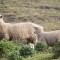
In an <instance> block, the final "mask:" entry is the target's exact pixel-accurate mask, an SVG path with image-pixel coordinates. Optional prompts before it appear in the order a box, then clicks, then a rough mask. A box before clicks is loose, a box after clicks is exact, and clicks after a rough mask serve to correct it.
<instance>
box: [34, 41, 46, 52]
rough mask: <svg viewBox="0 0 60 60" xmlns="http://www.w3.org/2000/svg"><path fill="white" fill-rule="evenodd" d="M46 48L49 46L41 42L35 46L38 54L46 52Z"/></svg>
mask: <svg viewBox="0 0 60 60" xmlns="http://www.w3.org/2000/svg"><path fill="white" fill-rule="evenodd" d="M46 47H47V46H46V45H45V43H43V42H41V41H39V42H38V43H37V44H36V46H35V50H36V51H37V52H41V51H44V50H45V49H46Z"/></svg>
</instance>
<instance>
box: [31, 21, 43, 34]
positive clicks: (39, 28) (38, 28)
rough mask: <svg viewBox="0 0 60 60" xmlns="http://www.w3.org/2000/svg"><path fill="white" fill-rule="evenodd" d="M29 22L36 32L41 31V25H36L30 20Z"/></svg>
mask: <svg viewBox="0 0 60 60" xmlns="http://www.w3.org/2000/svg"><path fill="white" fill-rule="evenodd" d="M30 24H31V25H32V26H33V27H34V28H35V30H36V31H37V33H42V32H43V26H40V25H37V24H35V23H31V22H30Z"/></svg>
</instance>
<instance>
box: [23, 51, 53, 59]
mask: <svg viewBox="0 0 60 60" xmlns="http://www.w3.org/2000/svg"><path fill="white" fill-rule="evenodd" d="M52 55H53V54H52V53H44V52H43V53H38V54H35V55H34V56H33V57H28V58H26V59H24V60H51V59H52Z"/></svg>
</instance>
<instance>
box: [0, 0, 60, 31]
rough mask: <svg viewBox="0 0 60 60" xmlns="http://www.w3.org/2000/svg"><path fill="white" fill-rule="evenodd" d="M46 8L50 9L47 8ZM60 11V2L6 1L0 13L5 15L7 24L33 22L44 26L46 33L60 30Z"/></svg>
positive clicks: (0, 3) (54, 0) (0, 5)
mask: <svg viewBox="0 0 60 60" xmlns="http://www.w3.org/2000/svg"><path fill="white" fill-rule="evenodd" d="M46 6H48V8H45V7H46ZM41 7H44V8H43V9H42V8H41ZM59 9H60V1H59V0H52V1H51V0H4V1H1V2H0V12H1V13H2V14H3V15H4V19H5V21H6V22H7V21H8V22H14V21H15V22H21V21H32V22H34V23H37V24H39V25H43V26H44V29H45V30H46V31H50V30H58V29H60V28H59V25H60V17H59V16H60V10H59ZM12 15H14V16H12Z"/></svg>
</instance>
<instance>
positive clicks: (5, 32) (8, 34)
mask: <svg viewBox="0 0 60 60" xmlns="http://www.w3.org/2000/svg"><path fill="white" fill-rule="evenodd" d="M35 28H38V29H40V28H41V26H40V27H39V26H38V25H37V24H34V23H31V22H23V23H6V22H4V20H3V17H2V15H0V32H1V33H0V35H1V36H2V38H5V39H7V40H19V41H20V42H22V43H34V44H36V43H37V42H38V38H37V35H36V34H35V31H36V30H35Z"/></svg>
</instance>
